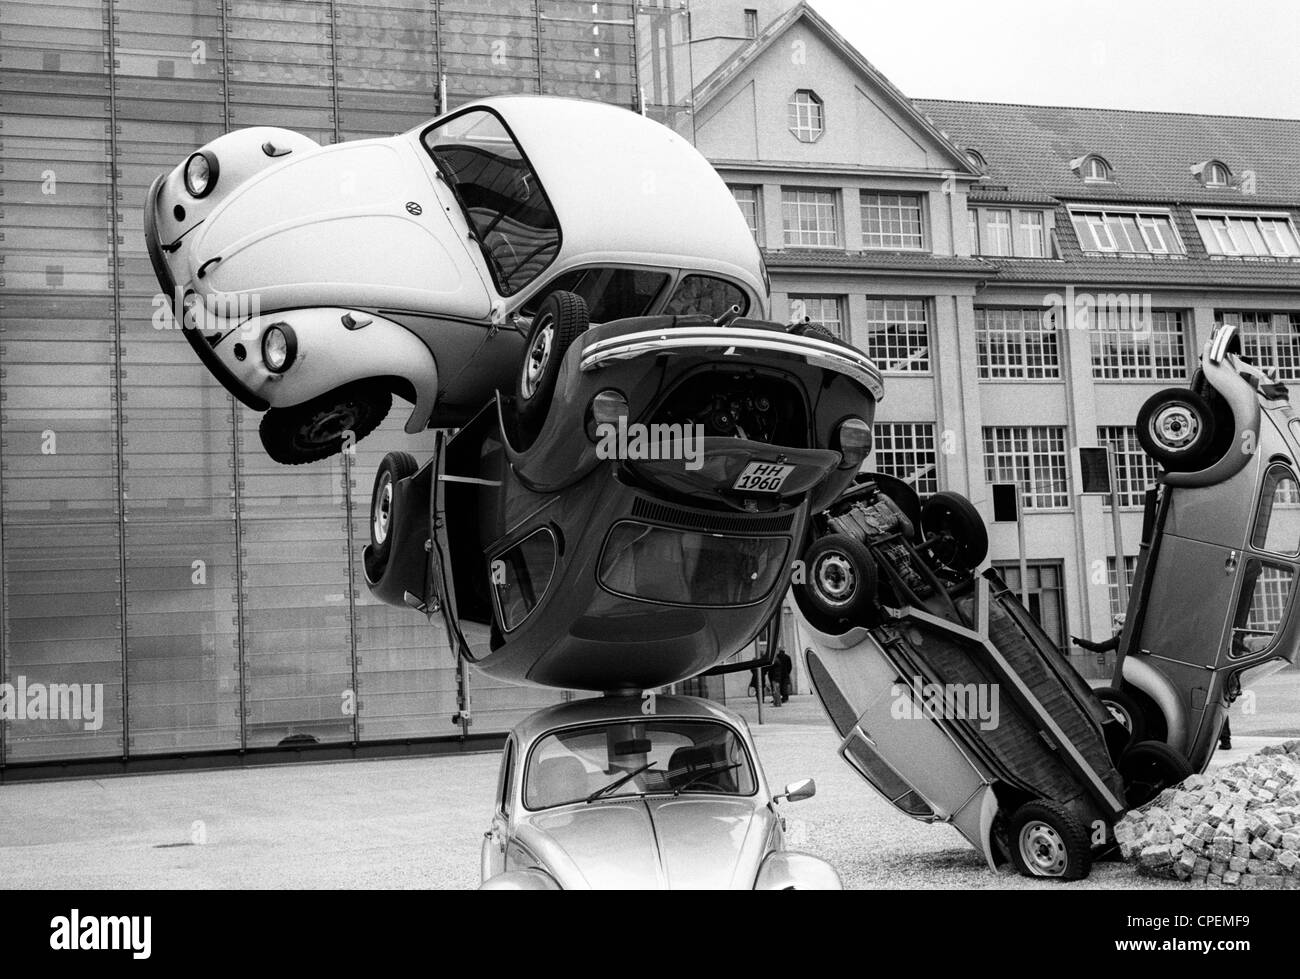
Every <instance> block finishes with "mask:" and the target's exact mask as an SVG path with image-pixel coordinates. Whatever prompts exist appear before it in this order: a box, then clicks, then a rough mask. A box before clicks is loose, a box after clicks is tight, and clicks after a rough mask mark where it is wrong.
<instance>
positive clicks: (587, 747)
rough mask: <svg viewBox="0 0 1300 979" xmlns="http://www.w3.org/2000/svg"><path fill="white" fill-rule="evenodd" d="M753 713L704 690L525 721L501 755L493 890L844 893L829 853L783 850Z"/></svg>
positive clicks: (797, 791)
mask: <svg viewBox="0 0 1300 979" xmlns="http://www.w3.org/2000/svg"><path fill="white" fill-rule="evenodd" d="M815 791H816V786H815V785H814V784H813V781H812V779H804V780H802V781H799V782H795V783H793V784H791V785H789V786H787V787H786V788H785V791H783V792H781V793H778V794H777V795H773V794H772V793H771V791H770V789H769V788H768V785H767V780H766V779H765V777H764V775H763V770H762V768H761V767H760V766H759V764H758V755H757V753H756V752H755V750H754V742H753V739H752V738H751V737H750V734H749V729H748V727H746V725H745V722H744V721H743V720H742V719H741V718H740V717H738V716H736V715H735V714H733V713H731V712H730V711H728V710H725V709H724V708H722V707H719V706H717V705H716V704H713V703H710V702H708V701H704V700H700V699H697V698H695V697H677V696H658V697H656V696H653V695H650V694H646V695H645V696H643V697H636V696H622V695H620V696H605V697H598V698H593V699H589V700H577V701H571V702H569V703H565V704H560V705H558V706H556V707H551V708H547V709H546V710H542V711H538V712H537V713H535V714H532V715H530V716H529V717H528V718H527V719H525V720H524V721H522V722H521V723H520V724H519V725H518V726H517V727H515V729H514V730H513V731H511V732H510V735H509V737H508V738H507V739H506V746H505V750H504V751H503V752H502V754H501V771H500V778H499V780H498V785H497V798H496V812H495V814H494V815H493V817H492V826H491V828H489V829H488V831H487V832H486V833H485V834H484V839H483V851H482V861H483V866H482V874H483V885H482V886H483V887H484V888H485V889H489V890H571V889H588V888H595V889H613V888H642V889H669V888H673V889H686V888H696V889H715V890H722V889H726V890H751V889H757V890H791V889H800V890H802V889H819V890H838V889H839V887H840V880H839V877H838V875H836V873H835V871H834V870H833V869H832V868H831V866H830V865H829V864H827V863H826V862H825V861H823V860H820V859H818V858H817V857H814V856H810V855H808V854H806V853H794V852H791V851H789V850H786V849H785V820H784V818H783V817H782V816H781V815H780V812H779V811H778V809H777V804H778V803H779V802H782V801H786V802H798V801H800V800H802V799H807V798H809V797H811V796H812V795H813V793H814V792H815Z"/></svg>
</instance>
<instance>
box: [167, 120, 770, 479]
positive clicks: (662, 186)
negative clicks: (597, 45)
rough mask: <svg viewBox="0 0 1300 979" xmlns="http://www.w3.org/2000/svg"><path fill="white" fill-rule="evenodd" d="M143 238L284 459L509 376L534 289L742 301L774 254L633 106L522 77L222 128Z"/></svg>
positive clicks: (310, 455) (464, 398)
mask: <svg viewBox="0 0 1300 979" xmlns="http://www.w3.org/2000/svg"><path fill="white" fill-rule="evenodd" d="M144 217H145V238H146V243H147V245H148V249H149V257H150V259H151V261H152V264H153V269H154V273H155V276H156V277H157V279H158V282H159V285H160V287H161V290H162V293H163V295H164V296H165V297H166V301H167V303H169V304H170V305H171V306H172V308H173V312H174V314H175V317H176V319H177V320H178V321H179V326H180V328H181V330H182V332H183V334H184V336H185V338H186V339H187V340H188V341H189V343H190V345H191V347H193V349H194V352H195V354H196V355H197V356H198V357H199V359H200V360H201V361H202V362H203V364H204V366H205V367H206V368H207V369H208V370H209V371H210V372H211V373H212V375H213V376H214V377H215V378H216V379H217V380H218V381H219V382H220V383H221V384H222V385H224V386H225V388H226V389H227V390H228V391H229V392H230V393H231V394H232V395H234V397H236V398H237V399H238V400H239V401H241V402H242V403H243V404H244V405H246V406H248V407H249V408H251V409H253V410H254V411H258V412H264V414H263V416H262V421H261V425H260V433H261V438H262V443H263V446H264V447H265V449H266V451H267V453H268V454H269V455H270V456H271V458H273V459H275V460H276V461H277V462H281V463H286V464H297V463H305V462H311V461H313V460H317V459H322V458H325V457H327V456H330V455H332V454H334V453H336V452H338V451H339V450H340V447H341V446H342V445H343V442H344V439H345V436H346V435H347V434H348V433H351V436H352V438H353V439H356V440H359V439H361V438H364V437H365V436H366V435H367V434H369V433H370V432H371V431H372V430H373V429H374V428H375V427H376V426H377V425H378V424H379V423H380V422H381V421H382V420H383V418H384V417H385V415H386V414H387V413H388V411H389V410H390V407H391V405H392V398H393V396H394V395H397V396H398V397H400V398H402V399H404V400H406V401H408V402H409V403H410V404H411V406H412V407H411V411H410V414H409V416H408V417H407V419H406V424H405V428H406V431H407V433H408V434H415V433H418V432H421V431H424V430H425V429H427V428H443V427H456V426H459V425H462V424H464V423H465V422H466V421H468V420H469V419H470V418H471V417H472V416H473V415H474V414H475V413H476V412H477V411H478V410H479V408H481V407H482V405H483V403H484V401H486V400H487V398H489V397H490V396H491V394H492V392H493V391H494V390H495V389H497V388H507V387H508V386H509V384H510V383H511V381H512V380H513V379H514V377H515V376H516V374H517V371H518V367H519V363H520V358H521V357H522V356H523V355H524V351H525V348H526V347H527V346H528V341H529V339H530V331H531V327H532V323H533V321H534V320H535V319H536V314H537V311H538V309H539V307H540V304H541V301H542V300H543V299H545V297H547V296H548V295H550V294H552V293H554V292H556V291H561V290H562V291H568V292H573V293H576V294H578V295H580V296H582V297H583V299H584V300H585V301H586V302H587V304H588V306H589V308H590V310H591V313H592V316H593V318H595V319H597V320H598V321H602V322H607V321H611V320H615V319H621V318H626V317H630V316H642V315H649V314H669V315H673V314H682V313H706V314H709V315H712V316H715V317H716V316H719V315H721V314H722V313H724V312H725V311H726V310H728V309H730V308H731V307H733V306H738V307H739V308H740V311H741V312H742V314H746V315H753V316H762V315H763V314H764V312H765V309H764V305H765V303H766V301H767V294H768V287H767V282H766V273H765V271H764V269H763V266H762V259H761V257H760V255H759V251H758V247H757V245H756V244H755V243H754V239H753V236H752V235H751V234H750V232H749V229H748V227H747V226H746V224H745V220H744V218H743V217H742V216H741V214H740V211H739V209H738V208H737V207H736V204H735V200H734V199H733V198H732V196H731V193H730V191H729V190H728V189H727V187H726V185H725V184H724V183H723V182H722V179H721V178H720V177H719V176H718V175H717V174H716V173H715V172H714V170H713V168H712V167H711V166H710V165H709V164H708V162H707V161H706V160H705V159H704V157H703V156H701V155H700V154H699V153H698V152H697V151H696V150H695V148H694V147H692V146H691V145H690V144H689V143H688V142H687V141H685V140H684V139H682V138H681V137H680V136H677V135H676V134H675V133H673V132H672V131H670V130H668V129H666V128H665V127H663V126H660V125H659V124H658V123H655V122H653V121H651V120H649V119H646V118H644V117H642V116H640V115H637V114H636V113H633V112H629V111H627V110H624V109H619V108H616V107H613V106H609V105H604V104H600V103H593V102H582V101H578V100H572V99H562V98H551V97H540V96H510V97H502V98H494V99H488V100H485V101H482V102H476V103H472V104H470V105H467V106H464V107H462V108H460V109H457V110H455V111H453V112H451V113H449V114H447V115H445V116H443V117H441V118H438V119H435V120H433V121H432V122H430V123H428V124H427V125H424V126H421V127H418V128H416V129H413V130H411V131H410V132H407V133H403V134H400V135H397V136H393V137H390V138H385V139H366V140H357V141H352V142H345V143H340V144H337V145H334V146H320V145H318V144H317V143H315V142H314V141H313V140H311V139H310V138H308V137H306V136H303V135H301V134H298V133H293V132H290V131H288V130H284V129H275V128H269V127H259V128H254V129H242V130H237V131H235V132H231V133H227V134H226V135H224V136H221V137H219V138H218V139H216V140H213V141H212V142H211V143H209V144H207V145H206V146H204V147H202V148H200V149H199V150H197V151H196V152H194V153H192V154H191V155H190V156H189V157H188V158H187V159H186V160H184V161H183V162H182V163H180V164H179V165H178V166H177V167H175V168H174V169H173V170H172V171H171V172H170V173H168V174H164V175H160V176H159V177H158V178H157V179H156V180H155V181H154V182H153V185H152V186H151V187H150V189H149V193H148V199H147V201H146V204H145V214H144Z"/></svg>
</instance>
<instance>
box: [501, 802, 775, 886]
mask: <svg viewBox="0 0 1300 979" xmlns="http://www.w3.org/2000/svg"><path fill="white" fill-rule="evenodd" d="M775 819H776V817H775V816H773V815H772V813H771V811H770V810H769V809H768V808H767V807H765V806H760V805H757V804H756V802H755V799H754V798H753V797H739V798H725V797H721V796H708V797H704V798H689V797H687V796H679V797H678V798H676V799H674V798H672V797H669V796H665V797H653V796H651V797H646V798H644V799H616V800H609V801H602V802H594V803H591V804H589V805H587V804H582V805H577V806H566V807H564V808H562V809H556V810H547V811H546V812H542V813H538V814H537V815H535V816H531V817H529V818H528V819H526V820H524V821H523V822H522V823H521V824H520V825H519V827H518V830H517V836H518V839H519V842H520V843H522V844H523V845H524V846H525V847H526V848H527V849H528V850H529V851H530V852H532V854H533V855H534V857H536V858H537V860H538V862H539V863H540V864H542V865H543V866H544V867H545V868H547V869H548V870H549V871H550V872H551V873H552V874H553V875H554V876H555V878H556V880H557V881H558V882H559V883H560V885H561V886H562V887H565V888H587V887H590V888H596V889H611V888H635V889H669V888H672V889H737V888H739V889H748V888H752V887H753V886H754V881H755V879H756V877H757V876H758V868H759V864H760V863H761V862H762V859H763V857H764V855H765V854H766V853H767V852H768V849H769V847H768V840H769V838H770V837H771V834H772V832H773V829H774V824H775Z"/></svg>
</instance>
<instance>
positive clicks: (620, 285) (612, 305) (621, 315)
mask: <svg viewBox="0 0 1300 979" xmlns="http://www.w3.org/2000/svg"><path fill="white" fill-rule="evenodd" d="M666 285H668V273H667V272H652V271H650V270H648V269H621V268H586V269H573V270H572V271H570V272H565V273H564V274H562V275H557V276H556V277H555V279H554V281H552V282H550V283H548V284H547V285H546V286H544V287H543V288H542V289H539V290H538V291H537V294H536V295H535V296H533V298H531V299H529V300H528V302H526V303H525V304H524V308H523V312H524V314H525V315H526V316H531V315H532V314H533V313H535V312H537V307H538V306H540V305H541V304H542V300H543V299H545V298H546V297H547V296H549V295H550V294H551V293H552V292H555V291H556V290H557V289H563V290H564V291H565V292H574V293H577V294H578V295H579V296H581V297H582V298H583V301H584V302H586V304H587V315H588V317H589V318H590V320H591V322H593V323H612V322H613V321H614V320H621V319H626V318H628V317H629V316H644V315H646V314H647V313H648V312H649V311H650V307H651V305H652V304H653V303H654V301H655V299H657V298H658V296H659V293H661V292H663V290H664V286H666Z"/></svg>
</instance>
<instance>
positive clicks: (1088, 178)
mask: <svg viewBox="0 0 1300 979" xmlns="http://www.w3.org/2000/svg"><path fill="white" fill-rule="evenodd" d="M1070 169H1071V170H1073V171H1074V172H1075V173H1077V174H1078V175H1079V176H1080V177H1082V178H1083V182H1084V183H1088V184H1108V183H1110V182H1111V180H1112V177H1111V174H1112V172H1113V170H1112V168H1111V165H1110V163H1108V162H1107V161H1106V159H1105V157H1102V156H1098V155H1097V154H1096V153H1089V154H1087V155H1086V156H1081V157H1078V158H1077V159H1074V160H1071V161H1070Z"/></svg>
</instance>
